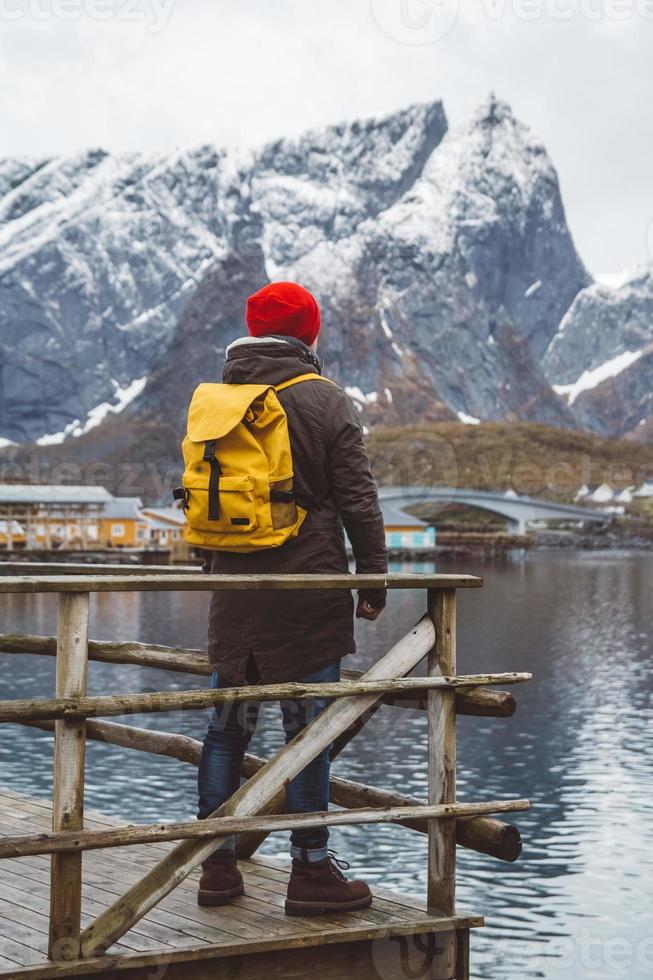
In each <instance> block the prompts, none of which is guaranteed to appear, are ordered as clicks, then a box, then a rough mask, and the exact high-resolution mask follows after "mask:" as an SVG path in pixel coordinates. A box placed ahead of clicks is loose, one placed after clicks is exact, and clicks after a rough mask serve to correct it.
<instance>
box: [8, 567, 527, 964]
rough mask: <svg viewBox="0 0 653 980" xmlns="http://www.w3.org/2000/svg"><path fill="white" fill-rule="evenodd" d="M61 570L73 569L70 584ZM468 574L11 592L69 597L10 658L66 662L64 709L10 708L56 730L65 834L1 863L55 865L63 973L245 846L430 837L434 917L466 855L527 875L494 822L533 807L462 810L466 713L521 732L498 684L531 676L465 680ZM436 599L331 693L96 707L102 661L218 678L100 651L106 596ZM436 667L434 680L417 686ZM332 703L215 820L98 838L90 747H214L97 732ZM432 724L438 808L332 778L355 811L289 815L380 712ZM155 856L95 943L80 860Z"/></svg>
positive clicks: (175, 664)
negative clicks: (324, 594)
mask: <svg viewBox="0 0 653 980" xmlns="http://www.w3.org/2000/svg"><path fill="white" fill-rule="evenodd" d="M59 571H60V570H59ZM481 585H482V581H481V580H480V579H478V578H475V577H473V576H467V575H419V574H410V575H403V574H402V575H397V574H395V575H388V576H381V575H283V576H271V575H265V576H263V575H261V576H248V575H237V576H207V575H201V574H197V573H181V574H180V573H178V572H177V573H174V572H173V573H171V572H169V571H166V573H165V574H159V573H158V572H157V571H156V570H151V571H145V570H143V569H141V570H139V573H137V574H135V573H134V572H133V571H131V572H127V573H126V574H119V573H116V572H114V571H113V570H112V574H102V575H93V574H86V575H79V574H76V575H66V574H56V575H43V576H40V575H39V576H16V577H5V578H0V593H2V592H4V593H46V592H56V593H58V595H59V621H58V632H57V637H56V638H55V637H39V636H4V637H0V650H1V651H2V652H6V653H16V654H20V653H30V654H42V655H46V656H56V690H55V696H54V697H53V698H40V699H37V700H24V699H22V700H10V701H2V702H0V722H18V723H21V724H29V725H35V726H37V727H40V728H46V729H54V733H55V754H54V778H53V827H52V833H51V834H39V835H36V836H24V837H5V838H0V858H3V857H4V858H7V857H22V856H26V855H34V854H50V855H51V860H52V868H51V897H50V941H49V955H50V958H52V959H57V960H72V959H77V958H79V957H80V956H81V957H91V956H94V955H98V954H100V953H103V952H105V951H106V950H107V949H109V948H110V947H111V946H112V945H113V944H114V943H115V942H117V941H118V940H119V939H120V937H121V936H123V935H124V934H125V932H127V931H128V930H129V929H130V928H131V927H132V926H134V925H135V923H137V922H138V921H139V920H140V919H141V918H142V917H143V916H144V915H146V914H147V912H148V911H149V910H150V909H152V908H153V907H154V906H155V905H156V904H157V903H158V902H160V901H161V899H162V898H163V897H164V896H165V895H167V894H168V893H169V892H170V891H172V890H173V889H174V888H175V887H176V885H178V884H179V883H180V882H181V881H182V880H183V879H184V878H185V877H186V876H187V875H188V874H190V872H191V871H192V870H193V869H194V868H195V867H197V866H198V865H199V864H200V863H201V862H202V861H203V860H205V859H206V858H207V857H208V856H209V855H210V854H211V853H213V852H214V851H215V850H216V849H217V848H219V847H220V844H221V841H224V837H225V835H230V834H234V833H238V834H239V835H240V840H239V854H240V855H241V856H250V855H251V854H252V853H253V852H254V851H255V850H256V848H257V847H258V845H259V844H260V843H261V841H262V840H263V839H264V838H265V836H266V835H267V834H269V833H270V832H272V831H275V830H286V829H292V828H295V827H317V826H320V827H324V826H342V825H346V824H347V825H348V824H364V823H378V822H393V823H398V824H402V825H404V826H406V827H410V828H411V829H413V830H416V831H418V832H422V833H426V834H428V874H427V882H428V887H427V898H428V908H429V911H430V912H431V913H432V914H434V915H440V916H452V915H454V914H455V877H456V873H455V860H456V844H457V843H458V844H461V845H462V846H465V847H471V848H473V849H474V850H477V851H481V852H483V853H487V854H491V855H493V856H495V857H500V858H502V859H504V860H514V859H515V858H516V857H517V856H518V854H519V852H520V848H521V843H520V838H519V833H518V831H517V829H516V828H515V827H513V826H511V825H509V824H505V823H503V822H501V821H499V820H497V819H495V818H491V817H489V816H488V815H489V814H493V813H506V812H513V811H519V810H525V809H528V806H529V804H528V801H527V800H506V801H496V800H492V801H487V802H479V803H460V802H458V801H457V799H456V714H471V715H481V716H494V717H506V716H509V715H511V714H512V713H513V711H514V707H515V703H514V699H513V698H512V696H511V695H509V694H507V693H506V692H502V691H492V690H489V688H490V687H491V686H493V685H505V684H515V683H519V682H521V681H525V680H528V679H529V678H530V674H523V673H522V674H518V673H508V674H506V673H504V674H472V675H458V674H457V673H456V590H457V589H459V588H477V587H480V586H481ZM380 586H385V587H387V588H389V589H420V588H421V589H425V590H426V591H427V613H426V615H425V616H424V617H423V618H422V619H421V620H420V621H419V622H418V623H417V624H416V625H415V626H414V627H413V629H412V630H410V632H409V633H408V634H406V636H404V637H403V638H402V639H401V640H399V642H398V643H396V644H395V645H394V646H393V647H392V649H391V650H390V651H389V652H388V653H387V654H386V655H385V656H384V657H382V658H381V659H380V660H379V661H378V662H377V663H376V664H375V665H374V666H373V667H371V668H370V669H369V670H368V671H366V672H365V673H364V674H361V673H360V672H355V671H348V672H345V673H344V676H343V680H341V681H340V682H338V683H329V684H303V683H285V684H261V685H256V686H248V687H237V688H231V689H221V690H205V689H202V690H187V691H172V692H170V691H160V692H156V693H153V694H150V693H148V694H120V695H109V696H104V697H89V696H87V693H86V692H87V688H86V677H87V668H88V661H89V660H98V661H109V662H113V663H123V664H124V663H129V664H140V665H145V666H150V667H159V668H166V669H169V670H174V671H183V672H186V673H189V674H198V675H207V674H209V673H210V667H209V665H208V661H207V659H206V655H205V654H203V653H202V652H201V651H197V650H179V649H171V648H167V647H160V646H150V645H147V644H141V643H101V642H97V641H90V640H89V639H88V623H89V598H90V594H91V593H93V592H125V591H129V592H132V591H141V592H144V591H217V590H243V589H246V590H268V589H351V588H378V587H380ZM425 658H426V676H424V677H407V676H406V675H407V674H408V673H410V671H412V670H413V668H415V667H416V666H417V665H418V664H419V663H420V661H422V660H424V659H425ZM317 696H320V697H325V696H326V697H328V698H330V699H333V700H332V701H331V703H330V704H329V706H328V707H327V708H326V709H325V710H324V711H323V712H322V713H321V714H320V715H318V716H317V717H316V718H315V720H314V721H312V722H311V723H310V724H309V725H308V727H307V728H306V729H304V730H303V731H302V732H300V734H299V735H297V736H296V737H295V738H294V739H293V740H292V741H291V742H290V743H288V745H286V746H285V747H284V748H282V749H281V750H279V751H278V752H277V753H276V754H275V755H274V756H272V757H271V758H270V759H267V760H261V759H257V758H255V757H253V756H246V757H245V762H244V767H243V774H244V775H245V776H246V777H247V781H246V782H245V783H244V784H243V785H242V786H241V787H240V789H239V790H237V792H236V793H234V795H233V796H232V797H231V798H230V799H229V800H228V801H227V802H226V803H225V804H224V805H223V806H221V807H220V808H219V809H218V810H216V811H215V813H213V814H212V816H211V818H209V819H207V820H202V821H190V822H181V823H169V824H160V823H159V824H153V825H147V826H122V827H115V828H110V829H108V830H99V831H87V830H84V805H83V799H84V754H85V746H86V740H87V738H91V739H98V740H103V741H108V742H112V743H114V744H116V745H122V746H125V747H129V748H134V749H138V750H140V751H144V752H152V753H157V754H163V755H168V756H171V757H172V758H175V759H180V760H183V761H184V762H189V763H191V764H194V765H197V764H198V761H199V754H200V750H201V745H200V743H199V742H197V741H196V740H195V739H192V738H189V737H187V736H182V735H178V734H166V733H163V732H153V731H146V730H143V729H139V728H135V727H133V726H129V725H124V724H116V723H113V722H107V721H97V720H94V719H95V718H97V717H109V716H112V715H113V716H116V715H124V714H128V713H130V712H145V711H147V712H151V711H170V710H173V709H174V710H191V709H197V708H207V707H211V706H214V705H216V704H219V703H222V702H225V701H229V702H232V703H233V702H238V701H244V700H252V699H256V700H260V701H266V700H280V699H287V698H297V699H304V698H313V697H317ZM384 704H385V705H388V706H391V707H393V708H395V709H396V708H407V707H408V708H418V709H420V710H423V711H425V713H426V716H427V728H428V800H427V801H426V802H424V801H422V800H418V799H415V798H412V797H406V796H404V795H401V794H398V793H390V792H387V791H383V790H378V789H375V788H374V787H370V786H364V785H362V784H360V783H355V782H351V781H349V780H344V779H338V778H336V777H333V778H332V779H331V783H330V797H331V800H332V801H333V802H334V803H335V804H337V805H339V806H342V807H345V808H346V809H344V810H339V811H329V812H323V813H302V814H285V813H284V812H283V810H284V787H285V785H286V784H287V782H288V781H289V780H290V779H292V778H293V777H294V776H296V775H297V774H298V773H299V772H301V771H302V770H303V769H304V768H305V766H306V765H307V764H308V763H309V762H310V761H311V760H312V759H313V758H315V756H317V755H318V754H319V753H320V752H322V751H323V750H324V749H325V748H327V747H329V746H330V747H331V757H332V758H334V757H335V756H336V755H337V754H338V753H339V752H340V751H342V749H343V748H344V746H345V745H346V744H348V742H349V741H351V739H352V738H353V737H354V736H355V735H356V734H357V733H358V732H359V731H360V730H361V728H362V727H363V726H364V724H365V721H366V720H367V719H368V718H369V717H370V715H371V714H372V713H374V712H375V711H376V710H378V709H379V708H380V707H381V705H384ZM152 841H178V842H179V843H178V844H177V846H176V847H175V848H174V849H172V850H171V851H169V852H168V853H167V855H166V856H165V857H164V858H163V860H161V861H160V862H159V863H158V864H157V865H156V866H155V867H154V868H153V869H152V870H150V871H149V872H148V873H147V874H146V875H145V876H144V877H143V878H142V879H141V880H140V881H138V883H137V884H136V885H134V886H132V887H131V888H129V890H128V891H127V892H126V893H125V894H124V895H123V896H122V897H121V898H119V899H118V900H117V901H115V902H114V903H113V904H112V905H111V906H110V907H109V908H108V909H106V910H105V911H103V912H102V913H101V914H100V915H99V916H98V917H97V918H96V919H95V921H94V922H93V923H92V924H91V925H89V926H88V927H87V928H86V929H85V930H83V931H82V929H81V890H82V869H81V857H82V853H83V852H84V851H85V850H90V849H93V848H108V847H117V846H124V845H126V844H136V843H144V842H152Z"/></svg>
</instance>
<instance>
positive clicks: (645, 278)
mask: <svg viewBox="0 0 653 980" xmlns="http://www.w3.org/2000/svg"><path fill="white" fill-rule="evenodd" d="M544 368H545V371H546V374H547V376H548V378H549V380H550V381H551V382H552V384H553V385H554V388H555V389H556V391H557V392H559V394H560V395H561V396H562V397H564V398H565V399H566V401H567V403H568V405H569V407H570V408H571V410H572V411H573V413H574V415H575V417H576V418H577V419H578V421H579V423H580V424H581V425H583V426H585V427H587V428H590V429H592V430H594V431H595V432H598V433H599V434H601V435H614V436H632V437H634V438H638V439H642V440H650V433H651V423H652V422H653V266H651V267H650V268H645V269H641V270H639V271H638V272H636V273H633V274H632V275H631V276H630V277H629V278H627V279H626V281H625V282H624V283H623V284H622V285H621V286H619V287H618V288H613V287H611V286H606V285H601V284H599V283H594V284H593V285H591V286H589V287H588V288H587V289H583V290H582V291H581V292H580V293H579V294H578V296H577V297H576V299H575V300H574V302H573V303H572V305H571V307H570V309H569V311H568V312H567V314H566V315H565V317H564V318H563V320H562V323H561V324H560V329H559V330H558V332H557V333H556V335H555V337H554V338H553V340H552V341H551V344H550V345H549V348H548V350H547V352H546V355H545V358H544Z"/></svg>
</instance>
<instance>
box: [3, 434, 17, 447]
mask: <svg viewBox="0 0 653 980" xmlns="http://www.w3.org/2000/svg"><path fill="white" fill-rule="evenodd" d="M15 445H16V443H15V442H12V441H11V439H5V438H4V436H0V449H6V448H7V446H15Z"/></svg>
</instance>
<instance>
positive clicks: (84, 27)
mask: <svg viewBox="0 0 653 980" xmlns="http://www.w3.org/2000/svg"><path fill="white" fill-rule="evenodd" d="M491 90H493V91H495V92H496V94H497V95H498V96H499V97H500V98H502V99H505V100H507V101H508V102H509V103H511V105H512V106H513V109H514V111H515V113H516V114H517V115H518V116H519V117H520V118H521V119H522V120H523V121H524V122H526V123H527V124H528V125H529V126H530V127H531V128H532V129H533V130H534V132H535V133H536V134H537V135H538V136H539V137H540V138H541V139H542V140H543V142H544V143H545V145H546V147H547V149H548V151H549V154H550V155H551V157H552V159H553V162H554V164H555V166H556V167H557V170H558V173H559V176H560V181H561V185H562V193H563V199H564V202H565V206H566V209H567V217H568V220H569V224H570V227H571V230H572V233H573V235H574V237H575V240H576V244H577V247H578V249H579V251H580V253H581V255H582V257H583V259H584V260H585V262H586V264H587V265H588V267H589V269H590V270H591V271H592V272H594V273H606V272H617V271H619V270H622V269H624V268H626V267H632V266H634V265H637V264H639V263H642V262H645V261H651V260H652V257H653V111H652V107H653V0H0V156H21V155H36V156H39V157H40V156H44V155H52V154H57V153H69V152H73V151H75V150H78V149H81V148H84V147H88V146H103V147H107V148H108V149H115V150H123V149H132V150H152V149H165V148H168V147H174V146H179V145H182V146H183V145H191V144H195V143H199V142H206V141H212V142H216V143H218V144H225V143H226V144H238V143H244V144H248V145H255V144H256V143H259V142H261V141H264V140H267V139H269V138H273V137H276V136H281V135H286V134H293V133H297V132H299V131H301V130H302V129H303V128H306V127H313V126H318V125H322V124H324V123H329V122H337V121H339V120H341V119H352V118H355V117H361V116H366V115H375V114H379V113H384V112H388V111H391V110H394V109H397V108H400V107H401V106H404V105H407V104H409V103H411V102H424V101H429V100H431V99H439V98H441V99H442V100H443V101H444V104H445V108H446V111H447V114H448V116H449V119H450V122H452V123H455V122H457V121H458V120H460V119H461V118H462V117H464V115H465V114H467V113H468V112H469V111H470V110H471V109H472V108H473V106H474V104H475V103H476V102H478V101H479V100H480V99H481V98H482V97H483V96H484V95H486V94H487V93H488V92H489V91H491Z"/></svg>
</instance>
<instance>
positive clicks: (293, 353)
mask: <svg viewBox="0 0 653 980" xmlns="http://www.w3.org/2000/svg"><path fill="white" fill-rule="evenodd" d="M310 371H314V372H315V373H316V374H321V373H322V364H321V362H320V359H319V357H318V356H317V354H315V353H314V352H313V351H312V350H311V349H310V348H309V347H307V346H306V344H303V343H302V342H301V340H295V339H294V338H286V337H277V336H274V337H241V338H239V339H238V340H235V341H234V342H233V343H232V344H230V345H229V347H227V360H226V361H225V365H224V371H223V374H222V380H223V381H225V382H226V383H227V384H271V385H278V384H281V383H282V382H284V381H288V380H289V379H290V378H295V377H297V376H298V375H300V374H308V373H309V372H310Z"/></svg>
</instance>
